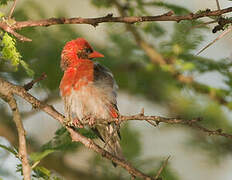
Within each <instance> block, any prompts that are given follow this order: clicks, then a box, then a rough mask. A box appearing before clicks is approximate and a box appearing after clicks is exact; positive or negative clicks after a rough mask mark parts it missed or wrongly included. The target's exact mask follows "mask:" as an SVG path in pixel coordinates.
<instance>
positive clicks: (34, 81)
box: [23, 73, 47, 91]
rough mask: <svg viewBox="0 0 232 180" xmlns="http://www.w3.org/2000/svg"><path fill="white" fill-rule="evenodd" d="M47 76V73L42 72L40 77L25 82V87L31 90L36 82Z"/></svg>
mask: <svg viewBox="0 0 232 180" xmlns="http://www.w3.org/2000/svg"><path fill="white" fill-rule="evenodd" d="M46 78H47V75H46V74H45V73H42V74H41V76H40V77H38V78H36V79H35V80H32V81H31V82H29V83H27V84H25V85H24V86H23V87H24V88H25V90H26V91H29V90H30V89H31V88H32V87H33V86H34V84H35V83H37V82H39V81H42V80H44V79H46Z"/></svg>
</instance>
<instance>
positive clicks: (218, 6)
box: [216, 0, 221, 10]
mask: <svg viewBox="0 0 232 180" xmlns="http://www.w3.org/2000/svg"><path fill="white" fill-rule="evenodd" d="M216 3H217V9H218V10H221V8H220V4H219V0H216Z"/></svg>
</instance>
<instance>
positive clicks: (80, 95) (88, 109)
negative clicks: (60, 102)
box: [66, 83, 110, 121]
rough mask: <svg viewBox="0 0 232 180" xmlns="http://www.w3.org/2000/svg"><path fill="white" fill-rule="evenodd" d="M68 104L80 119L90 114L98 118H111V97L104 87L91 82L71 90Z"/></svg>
mask: <svg viewBox="0 0 232 180" xmlns="http://www.w3.org/2000/svg"><path fill="white" fill-rule="evenodd" d="M66 106H68V109H69V111H70V113H72V115H70V116H74V117H77V118H78V119H79V120H80V121H81V120H82V119H83V118H85V117H88V116H93V117H95V118H98V119H107V118H110V99H109V96H107V94H106V92H104V91H103V89H101V88H98V87H96V86H94V85H93V84H92V83H89V84H88V85H87V86H83V87H81V88H80V89H79V90H74V89H72V90H71V94H70V95H69V96H66Z"/></svg>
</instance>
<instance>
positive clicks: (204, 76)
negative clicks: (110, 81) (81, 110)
mask: <svg viewBox="0 0 232 180" xmlns="http://www.w3.org/2000/svg"><path fill="white" fill-rule="evenodd" d="M229 3H230V4H229ZM11 4H12V2H8V5H4V6H1V7H2V9H1V12H2V13H7V12H8V11H9V8H10V6H11ZM221 5H222V7H224V8H225V7H229V5H231V2H229V1H228V0H222V1H221ZM206 8H212V9H216V2H214V1H209V0H207V1H204V2H201V1H198V0H194V1H191V2H189V1H188V2H186V1H184V0H182V1H152V0H151V1H146V0H130V1H129V0H86V1H81V0H79V1H74V0H70V1H55V0H51V1H38V0H23V1H19V2H18V4H17V6H16V12H15V13H14V18H15V19H16V20H18V21H19V20H28V19H42V18H48V17H79V16H80V17H98V16H105V15H106V14H108V13H114V15H115V16H116V15H119V16H120V15H121V16H122V15H129V16H134V15H136V16H140V15H159V14H162V13H164V12H167V11H169V10H173V11H174V12H175V14H176V15H184V14H187V13H189V12H196V11H197V10H199V9H201V10H205V9H206ZM227 16H228V17H229V16H230V14H228V15H227ZM210 20H212V19H211V18H208V19H207V18H205V19H204V21H203V20H197V21H191V22H190V21H189V22H188V21H183V22H180V23H173V22H152V23H151V22H149V23H136V24H133V25H126V24H116V23H103V24H99V26H97V27H96V28H94V27H92V26H90V25H57V26H51V27H35V28H25V29H22V30H20V31H19V32H20V33H21V34H24V35H25V36H26V37H29V38H31V39H32V40H33V41H32V42H24V43H22V42H19V41H17V43H16V47H17V50H18V52H19V53H20V54H21V56H22V60H24V61H25V62H26V63H27V64H28V65H29V67H30V69H31V70H33V71H34V76H33V77H30V76H29V75H28V73H27V72H26V71H25V68H23V67H22V66H21V65H19V66H18V67H17V68H16V67H15V66H13V65H12V64H11V63H9V61H7V59H4V56H2V54H1V56H0V71H1V72H0V76H1V77H4V78H5V79H7V80H9V81H11V82H14V83H16V84H20V85H23V84H25V83H26V82H29V81H30V80H31V79H32V78H36V77H38V76H40V75H41V74H42V73H44V72H45V73H46V74H47V78H46V79H45V80H43V81H41V82H40V83H38V84H36V86H35V87H34V88H33V89H32V90H30V92H31V93H32V94H33V95H34V96H36V97H38V98H39V99H40V100H43V101H46V102H47V103H49V104H52V105H54V106H55V107H56V108H57V109H58V110H59V111H60V112H63V104H62V102H61V100H60V97H59V90H58V87H59V82H60V79H61V77H62V71H61V69H60V67H59V63H60V53H61V50H62V48H63V46H64V44H65V43H66V42H67V41H69V40H72V39H75V38H77V37H84V38H85V39H87V40H88V41H89V42H90V44H91V45H92V46H93V47H94V48H95V49H96V50H98V51H99V52H101V53H103V54H104V55H105V58H104V59H102V60H99V61H100V63H101V64H104V65H105V66H107V67H108V68H110V69H111V70H112V72H113V74H114V76H115V79H116V81H117V83H118V85H119V87H120V89H119V95H118V106H119V110H120V112H121V113H122V114H127V115H129V114H135V113H138V112H140V110H141V109H142V108H145V114H147V115H163V116H168V117H182V118H184V119H186V120H189V119H191V118H196V117H202V119H203V121H202V122H201V124H202V125H203V126H205V127H208V128H212V129H219V128H220V129H223V131H225V132H227V133H232V124H231V117H232V116H231V109H232V104H231V98H232V95H231V84H232V75H231V72H230V70H231V66H232V63H231V60H232V59H231V53H232V52H231V45H232V41H231V39H229V37H228V36H227V37H225V38H224V40H220V41H219V42H218V43H216V44H214V45H213V46H212V47H210V48H209V49H207V50H205V51H204V52H203V53H202V54H200V55H199V56H197V55H196V53H197V52H198V51H199V50H200V49H201V48H202V47H204V46H205V45H206V44H207V43H209V42H210V41H211V40H212V39H213V38H215V37H216V36H217V35H218V34H220V33H221V32H218V33H217V34H212V32H211V30H212V28H213V27H214V25H215V24H214V25H212V26H199V27H196V26H197V25H199V24H201V23H203V22H205V21H210ZM1 33H2V32H1ZM1 36H3V34H1ZM144 44H145V45H146V47H147V46H149V47H150V48H152V49H153V52H154V51H155V52H158V53H159V54H160V56H161V57H162V59H163V60H164V61H165V64H163V65H159V64H157V63H154V61H153V59H152V57H151V55H150V54H149V53H148V52H147V51H146V48H144ZM1 47H2V46H1ZM17 99H18V104H19V107H20V110H21V114H22V118H23V121H24V125H25V128H26V131H27V139H28V148H29V152H30V160H31V163H32V164H33V163H34V162H36V161H40V160H41V162H40V164H39V165H38V166H37V167H36V168H35V169H34V172H33V176H34V178H35V179H38V178H43V179H81V180H82V179H84V180H85V179H86V180H88V179H129V178H130V176H129V175H128V174H127V172H125V171H124V170H123V169H121V168H114V167H113V166H112V165H111V162H108V161H107V160H104V159H102V158H101V157H100V156H98V155H96V154H95V153H93V152H91V151H89V150H88V149H86V148H84V147H83V146H82V145H80V144H78V143H73V142H71V140H70V138H69V136H68V134H67V132H66V131H65V130H64V129H62V128H61V127H60V125H59V124H58V123H57V122H56V121H55V120H53V119H51V118H50V117H49V116H47V115H46V114H44V113H41V112H39V111H37V110H34V109H31V107H30V105H29V104H27V103H26V102H25V101H23V100H22V99H19V98H17ZM0 111H1V112H0V114H1V116H0V136H1V137H0V144H4V145H6V146H11V147H12V148H13V147H15V148H16V147H17V143H18V142H17V131H16V130H15V125H14V124H13V122H12V120H11V118H12V117H11V114H10V113H9V110H8V108H7V106H6V104H5V103H4V102H3V101H1V104H0ZM82 133H84V134H85V135H86V136H91V137H92V136H93V135H92V134H91V133H90V132H88V131H84V130H83V132H82ZM121 133H122V142H121V144H122V147H123V151H124V155H125V156H126V158H127V159H128V160H129V161H130V162H132V164H133V165H135V166H136V167H137V168H139V169H141V170H143V171H144V172H146V173H149V174H155V173H156V171H157V169H158V168H159V167H160V165H161V163H162V162H163V161H164V160H165V158H167V157H168V156H169V155H170V156H171V158H170V160H169V163H168V166H167V167H166V168H165V170H164V171H163V172H162V174H161V176H162V177H163V179H165V180H177V179H179V180H193V179H194V180H195V179H199V180H204V179H206V178H209V179H211V180H216V179H224V180H227V179H228V180H229V179H231V178H232V174H231V168H232V157H231V155H232V154H231V152H232V143H231V140H229V139H226V138H223V137H215V136H208V135H207V134H205V133H202V132H199V131H197V130H192V129H190V128H187V127H183V126H181V125H179V126H178V125H175V126H174V125H165V124H160V125H159V126H158V127H152V126H150V125H149V124H148V123H145V122H136V121H132V122H130V123H125V124H124V125H123V127H122V129H121ZM15 151H17V150H15ZM16 165H18V166H17V167H16ZM16 170H18V171H19V172H17V173H15V172H16ZM20 170H21V167H20V162H19V161H18V160H17V158H15V157H14V156H13V155H12V153H9V152H7V151H5V150H3V149H0V178H3V179H8V180H10V179H22V176H21V175H20Z"/></svg>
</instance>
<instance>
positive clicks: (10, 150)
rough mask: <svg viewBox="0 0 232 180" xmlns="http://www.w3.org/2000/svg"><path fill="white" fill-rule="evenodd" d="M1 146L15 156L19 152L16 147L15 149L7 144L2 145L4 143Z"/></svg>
mask: <svg viewBox="0 0 232 180" xmlns="http://www.w3.org/2000/svg"><path fill="white" fill-rule="evenodd" d="M0 147H1V148H3V149H5V150H6V151H8V152H10V153H12V154H14V155H15V156H17V155H18V152H17V151H16V149H14V148H10V147H7V146H5V145H2V144H0Z"/></svg>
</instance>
